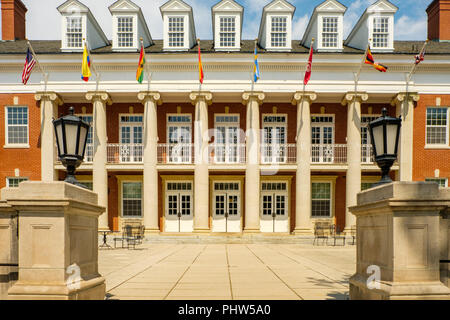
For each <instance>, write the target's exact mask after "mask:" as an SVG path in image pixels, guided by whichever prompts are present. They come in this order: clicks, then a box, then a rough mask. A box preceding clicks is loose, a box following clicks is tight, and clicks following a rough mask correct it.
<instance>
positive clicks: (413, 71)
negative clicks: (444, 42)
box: [406, 39, 429, 83]
mask: <svg viewBox="0 0 450 320" xmlns="http://www.w3.org/2000/svg"><path fill="white" fill-rule="evenodd" d="M428 42H429V40H428V39H427V40H426V41H425V43H424V44H423V46H422V50H420V52H419V55H420V54H422V52H423V51H424V50H425V47H426V46H427V44H428ZM418 65H419V64H418V63H416V62H415V61H414V65H413V66H412V68H411V71H410V72H409V74H408V76H407V78H406V81H407V82H408V83H409V81H411V78H412V76H413V74H414V73H415V72H416V69H417V66H418Z"/></svg>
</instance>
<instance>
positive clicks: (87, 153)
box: [80, 115, 94, 162]
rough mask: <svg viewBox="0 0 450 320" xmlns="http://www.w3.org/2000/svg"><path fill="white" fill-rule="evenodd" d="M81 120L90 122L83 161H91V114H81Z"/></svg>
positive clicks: (92, 128) (92, 149)
mask: <svg viewBox="0 0 450 320" xmlns="http://www.w3.org/2000/svg"><path fill="white" fill-rule="evenodd" d="M80 117H81V120H83V121H84V122H86V123H89V124H90V127H89V132H88V137H87V141H86V151H85V153H84V161H85V162H92V161H93V159H94V140H93V135H92V131H93V130H94V126H93V124H92V120H93V118H92V115H81V116H80Z"/></svg>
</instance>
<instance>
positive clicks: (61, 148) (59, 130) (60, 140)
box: [56, 122, 64, 155]
mask: <svg viewBox="0 0 450 320" xmlns="http://www.w3.org/2000/svg"><path fill="white" fill-rule="evenodd" d="M56 134H57V139H58V146H59V152H60V154H59V155H61V154H64V143H63V134H62V123H61V122H59V123H58V124H57V125H56Z"/></svg>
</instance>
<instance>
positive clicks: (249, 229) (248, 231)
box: [242, 228, 261, 234]
mask: <svg viewBox="0 0 450 320" xmlns="http://www.w3.org/2000/svg"><path fill="white" fill-rule="evenodd" d="M242 233H243V234H252V233H261V230H260V229H259V228H258V229H253V228H248V229H244V231H243V232H242Z"/></svg>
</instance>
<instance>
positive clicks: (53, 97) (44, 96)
mask: <svg viewBox="0 0 450 320" xmlns="http://www.w3.org/2000/svg"><path fill="white" fill-rule="evenodd" d="M34 98H35V99H36V100H37V101H42V100H49V101H52V102H55V103H56V104H57V105H58V106H61V105H62V104H63V103H64V102H63V100H62V98H61V96H60V95H59V94H57V93H56V92H52V91H50V92H49V91H47V92H43V91H38V92H36V93H35V94H34Z"/></svg>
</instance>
